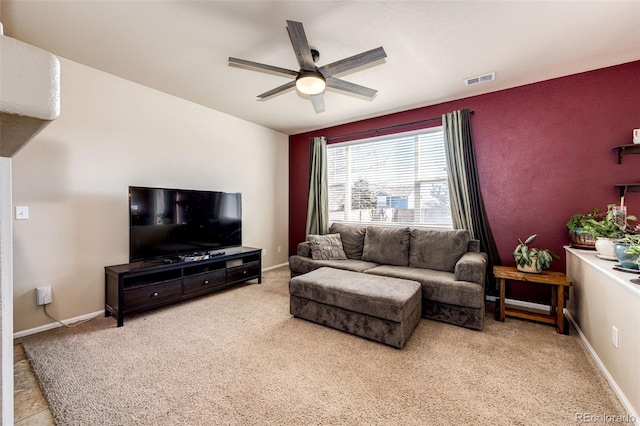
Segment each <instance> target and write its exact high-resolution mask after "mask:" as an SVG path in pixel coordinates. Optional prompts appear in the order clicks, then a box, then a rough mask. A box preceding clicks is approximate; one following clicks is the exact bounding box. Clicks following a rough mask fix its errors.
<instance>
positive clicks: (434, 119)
mask: <svg viewBox="0 0 640 426" xmlns="http://www.w3.org/2000/svg"><path fill="white" fill-rule="evenodd" d="M474 113H475V111H473V110H471V111H469V114H470V115H473V114H474ZM436 120H442V116H440V117H432V118H425V119H424V120H418V121H411V122H409V123H402V124H393V125H391V126H384V127H376V128H375V129H370V130H360V131H359V132H353V133H345V134H344V135H338V136H330V137H328V138H327V141H330V140H332V139H342V138H346V137H349V136H356V135H362V134H365V133H377V132H379V131H381V130H389V129H395V128H397V127H406V126H412V125H414V124H421V123H428V122H430V121H436Z"/></svg>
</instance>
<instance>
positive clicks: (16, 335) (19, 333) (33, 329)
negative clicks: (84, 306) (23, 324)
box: [13, 310, 104, 339]
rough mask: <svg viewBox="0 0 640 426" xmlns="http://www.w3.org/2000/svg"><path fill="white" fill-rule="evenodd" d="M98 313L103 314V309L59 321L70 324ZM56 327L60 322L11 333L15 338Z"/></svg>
mask: <svg viewBox="0 0 640 426" xmlns="http://www.w3.org/2000/svg"><path fill="white" fill-rule="evenodd" d="M99 315H104V310H102V311H96V312H92V313H89V314H84V315H80V316H79V317H74V318H69V319H66V320H62V321H60V322H62V323H63V324H66V325H71V324H73V323H76V322H78V321H86V320H89V319H92V318H95V317H97V316H99ZM58 327H62V324H60V323H57V322H52V323H50V324H45V325H41V326H40V327H35V328H30V329H28V330H22V331H18V332H17V333H13V338H14V339H17V338H19V337H25V336H29V335H31V334H36V333H41V332H43V331H47V330H53V329H54V328H58Z"/></svg>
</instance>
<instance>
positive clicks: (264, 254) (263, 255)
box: [262, 249, 267, 257]
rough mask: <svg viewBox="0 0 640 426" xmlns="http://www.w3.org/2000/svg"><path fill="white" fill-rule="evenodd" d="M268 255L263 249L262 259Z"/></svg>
mask: <svg viewBox="0 0 640 426" xmlns="http://www.w3.org/2000/svg"><path fill="white" fill-rule="evenodd" d="M266 255H267V249H262V257H265V256H266Z"/></svg>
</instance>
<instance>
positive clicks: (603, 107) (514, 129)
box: [289, 61, 640, 301]
mask: <svg viewBox="0 0 640 426" xmlns="http://www.w3.org/2000/svg"><path fill="white" fill-rule="evenodd" d="M374 102H375V100H374ZM327 107H330V106H327ZM464 108H469V109H471V110H474V111H475V114H474V115H473V116H472V118H471V128H472V131H473V137H474V144H475V149H476V155H477V162H478V170H479V178H480V185H481V188H482V195H483V197H484V201H485V206H486V210H487V215H488V217H489V222H490V224H491V228H492V230H493V234H494V237H495V239H496V244H497V246H498V251H499V253H500V258H501V260H502V262H503V264H505V265H513V264H514V262H513V257H512V252H513V249H514V248H515V245H516V244H517V239H518V238H526V237H528V236H529V235H531V234H534V233H537V234H538V238H537V239H536V241H535V245H536V246H539V247H544V248H549V249H551V250H553V251H555V252H556V253H558V254H560V255H561V258H562V259H561V260H560V261H554V263H553V265H552V267H551V269H552V270H556V271H564V269H565V253H564V249H563V246H564V245H566V244H568V243H569V239H568V234H567V228H566V225H565V224H566V222H567V220H568V219H569V217H570V216H571V215H573V214H574V213H578V212H584V213H587V212H589V211H590V210H591V209H592V208H593V207H597V208H599V209H601V210H604V209H606V206H607V204H611V203H619V202H620V196H619V193H618V190H617V189H616V188H614V186H613V185H614V184H616V183H632V182H640V155H629V156H626V157H625V158H624V160H623V163H622V164H621V165H618V164H617V155H616V151H614V150H613V149H612V147H613V146H615V145H622V144H630V143H632V137H631V132H632V130H633V129H634V128H640V61H634V62H630V63H627V64H622V65H618V66H613V67H608V68H602V69H598V70H594V71H589V72H585V73H580V74H575V75H571V76H567V77H561V78H556V79H553V80H547V81H543V82H540V83H534V84H529V85H526V86H520V87H516V88H513V89H507V90H502V91H499V92H494V93H489V94H486V95H480V96H474V97H469V98H465V99H460V100H456V101H452V102H446V103H442V104H438V105H433V106H429V107H424V108H418V109H413V110H409V111H405V112H401V113H397V114H391V115H386V116H382V117H378V118H374V119H369V120H363V121H358V122H354V123H349V124H345V125H342V126H336V127H331V128H327V129H320V130H317V131H313V132H308V133H303V134H298V135H292V136H290V138H289V182H290V183H289V194H290V195H289V197H290V200H289V217H290V222H289V251H290V253H291V254H293V253H295V251H296V247H297V244H298V243H299V242H301V241H304V239H305V222H306V211H307V196H308V185H309V177H308V174H309V139H310V138H311V137H313V136H327V137H331V136H336V135H342V134H346V133H351V132H357V131H361V130H367V129H371V128H376V127H383V126H388V125H393V124H401V123H406V122H411V121H416V120H421V119H426V118H430V117H438V116H441V115H442V114H444V113H447V112H451V111H454V110H458V109H464ZM434 125H440V122H439V121H437V122H433V123H429V124H428V125H423V126H425V127H428V126H434ZM403 130H404V129H403ZM366 136H370V135H366ZM625 204H627V205H628V211H629V213H630V214H635V215H636V216H638V217H640V193H630V194H627V197H625ZM511 287H512V289H511V291H512V293H511V295H510V296H511V297H514V298H518V299H524V300H530V301H546V300H547V292H546V290H545V291H544V292H542V291H541V290H540V291H539V290H538V289H536V288H534V287H532V286H530V285H527V284H525V283H522V284H521V285H512V286H511ZM542 290H544V289H542Z"/></svg>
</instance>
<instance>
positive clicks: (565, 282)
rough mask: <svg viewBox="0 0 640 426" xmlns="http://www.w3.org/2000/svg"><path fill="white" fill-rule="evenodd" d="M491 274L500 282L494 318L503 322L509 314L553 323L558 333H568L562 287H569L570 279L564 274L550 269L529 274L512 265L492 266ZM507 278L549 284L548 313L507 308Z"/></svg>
mask: <svg viewBox="0 0 640 426" xmlns="http://www.w3.org/2000/svg"><path fill="white" fill-rule="evenodd" d="M493 275H494V276H495V277H496V279H498V281H499V283H500V304H499V309H498V307H496V320H498V321H503V322H504V318H505V316H510V317H515V318H524V319H528V320H533V321H540V322H544V323H547V324H555V325H556V331H557V332H558V333H560V334H569V327H568V324H566V323H565V319H564V288H565V287H569V286H570V285H571V281H569V279H568V278H567V276H566V275H565V274H563V273H562V272H552V271H542V272H540V273H539V274H531V273H526V272H520V271H518V269H516V268H514V267H512V266H494V267H493ZM507 280H514V281H526V282H529V283H536V284H545V285H549V286H551V308H550V309H549V314H548V315H547V314H541V313H537V312H529V311H524V310H520V309H512V308H507V307H506V306H505V287H506V281H507Z"/></svg>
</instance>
